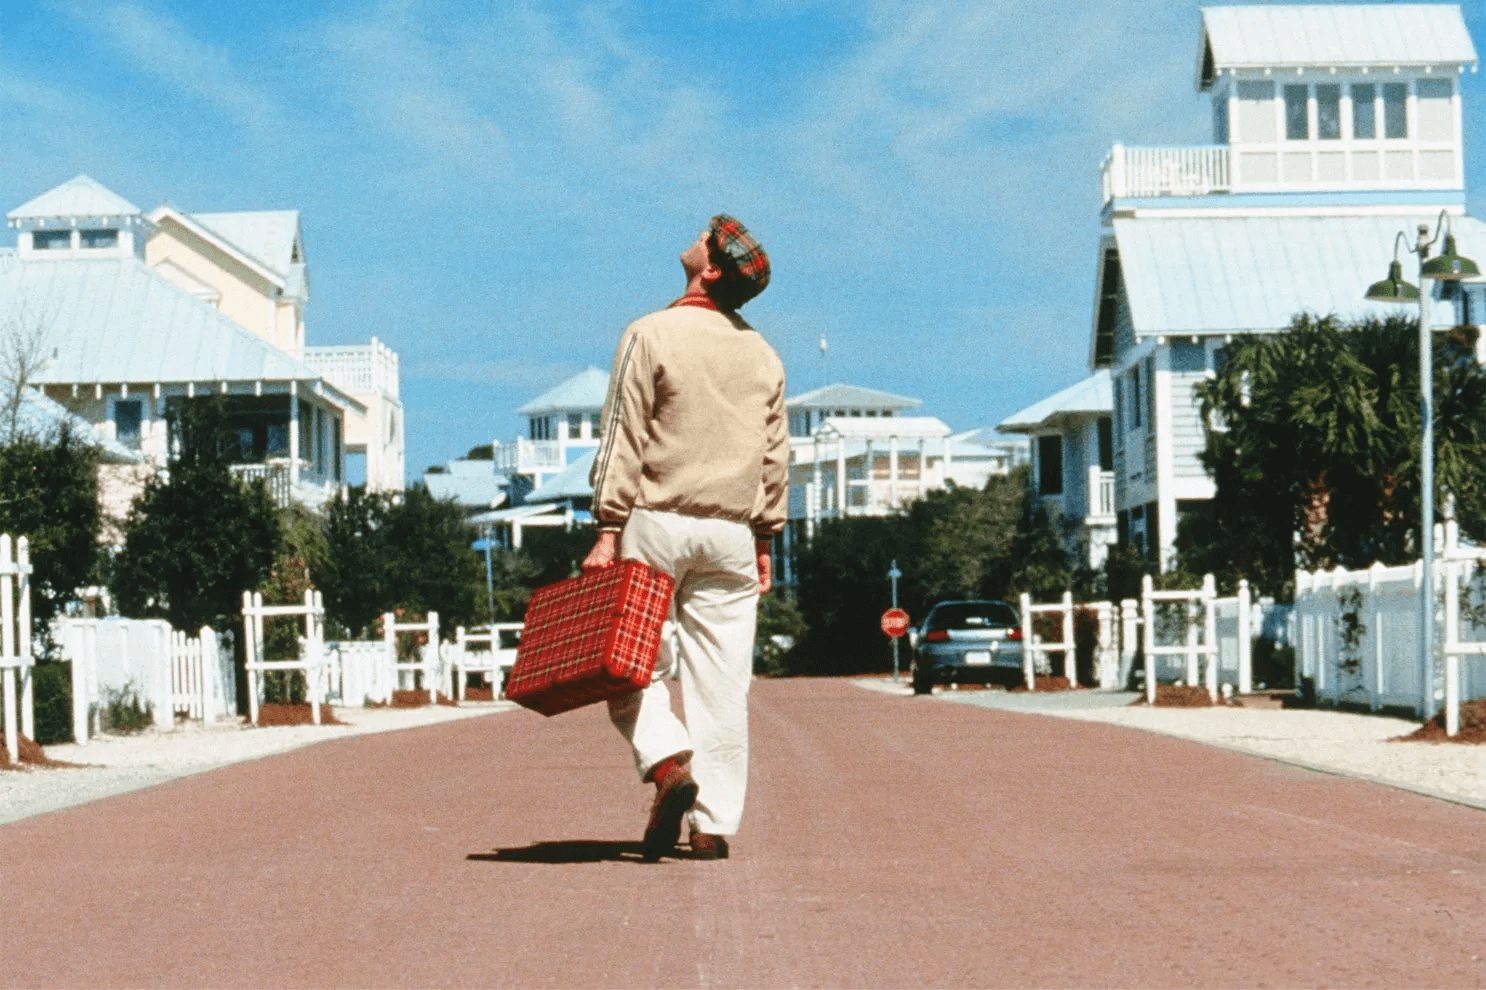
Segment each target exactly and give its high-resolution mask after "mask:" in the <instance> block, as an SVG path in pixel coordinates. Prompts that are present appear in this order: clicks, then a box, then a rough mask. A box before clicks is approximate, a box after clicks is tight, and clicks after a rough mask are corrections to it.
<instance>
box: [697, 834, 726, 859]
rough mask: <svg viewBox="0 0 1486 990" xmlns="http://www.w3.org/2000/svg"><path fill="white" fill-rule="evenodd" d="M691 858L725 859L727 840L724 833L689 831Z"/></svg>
mask: <svg viewBox="0 0 1486 990" xmlns="http://www.w3.org/2000/svg"><path fill="white" fill-rule="evenodd" d="M691 858H692V859H727V858H728V840H727V836H725V835H712V834H711V833H709V832H693V833H691Z"/></svg>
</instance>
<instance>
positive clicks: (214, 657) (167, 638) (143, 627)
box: [52, 618, 237, 742]
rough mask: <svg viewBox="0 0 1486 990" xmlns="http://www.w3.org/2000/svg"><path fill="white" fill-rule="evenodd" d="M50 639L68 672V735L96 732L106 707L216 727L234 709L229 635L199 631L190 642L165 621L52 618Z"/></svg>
mask: <svg viewBox="0 0 1486 990" xmlns="http://www.w3.org/2000/svg"><path fill="white" fill-rule="evenodd" d="M52 637H53V639H55V641H56V643H57V645H58V647H59V649H60V652H61V655H62V658H63V659H64V660H67V661H69V662H70V663H71V666H72V734H73V737H74V738H75V739H76V740H77V741H78V742H87V740H88V738H89V737H90V736H91V735H94V734H96V733H98V732H99V731H101V730H102V728H103V719H104V709H105V708H106V707H107V706H108V704H110V703H111V702H116V701H124V700H127V699H129V698H131V697H132V698H134V699H136V700H137V701H138V702H139V703H140V704H141V705H143V706H146V707H148V708H149V710H150V713H151V718H152V720H153V721H154V724H155V725H156V726H158V727H160V728H170V727H171V726H173V725H174V724H175V721H176V719H177V718H178V717H184V718H189V719H197V720H202V721H215V720H216V719H217V718H220V717H222V716H224V715H232V714H235V713H236V711H237V688H236V680H235V677H234V673H233V661H232V645H231V639H230V637H222V636H218V635H217V634H216V632H215V631H214V630H212V629H211V628H210V627H208V626H203V627H202V628H201V630H200V632H199V633H198V634H197V635H196V636H189V635H187V634H186V633H184V632H181V631H179V630H176V629H172V628H171V627H170V623H168V622H166V621H165V620H164V619H120V618H107V619H68V618H61V619H55V620H53V622H52Z"/></svg>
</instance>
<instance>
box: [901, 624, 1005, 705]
mask: <svg viewBox="0 0 1486 990" xmlns="http://www.w3.org/2000/svg"><path fill="white" fill-rule="evenodd" d="M1021 678H1022V620H1021V617H1020V616H1018V615H1017V610H1016V609H1015V608H1013V607H1012V606H1011V605H1009V604H1007V603H1006V602H998V601H959V602H940V603H939V604H938V605H935V606H934V607H933V608H932V609H930V610H929V614H928V615H927V616H926V617H925V618H924V621H923V624H922V625H921V626H920V627H919V629H918V635H917V636H916V637H915V648H914V654H913V691H914V693H915V694H929V693H930V692H932V691H933V690H934V685H935V684H965V683H974V684H989V683H1002V684H1007V685H1008V686H1009V685H1011V684H1014V683H1017V682H1019V681H1020V680H1021Z"/></svg>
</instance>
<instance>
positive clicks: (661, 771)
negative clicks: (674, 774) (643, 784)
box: [650, 756, 682, 787]
mask: <svg viewBox="0 0 1486 990" xmlns="http://www.w3.org/2000/svg"><path fill="white" fill-rule="evenodd" d="M681 765H682V763H681V761H680V760H678V759H676V757H674V756H668V757H666V758H665V759H664V760H661V761H660V762H659V763H657V764H656V765H655V766H653V767H651V768H650V779H651V781H652V782H653V783H654V784H655V786H656V787H659V786H660V783H661V781H663V780H665V779H666V777H667V776H668V775H669V774H670V772H671V771H672V770H675V769H676V768H678V767H680V766H681Z"/></svg>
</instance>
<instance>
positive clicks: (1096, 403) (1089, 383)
mask: <svg viewBox="0 0 1486 990" xmlns="http://www.w3.org/2000/svg"><path fill="white" fill-rule="evenodd" d="M1113 411H1114V390H1113V389H1112V388H1111V387H1110V384H1109V372H1108V371H1096V372H1094V374H1092V375H1090V376H1089V377H1088V378H1085V379H1084V380H1083V381H1081V382H1078V383H1077V384H1074V385H1070V386H1068V387H1067V388H1065V389H1063V391H1061V392H1058V393H1057V394H1055V395H1051V396H1049V397H1047V398H1046V399H1043V400H1042V401H1041V402H1035V403H1033V404H1032V405H1030V406H1028V407H1027V408H1025V409H1023V410H1021V411H1020V412H1015V413H1012V414H1011V415H1010V416H1008V417H1006V418H1005V419H1003V420H1002V421H1001V422H1000V423H998V424H997V425H996V429H997V430H1000V431H1001V432H1003V433H1036V432H1038V431H1040V430H1050V429H1055V428H1057V427H1058V426H1059V425H1061V424H1062V423H1064V422H1066V421H1067V420H1069V419H1072V418H1075V417H1078V416H1087V415H1099V414H1101V413H1108V412H1113Z"/></svg>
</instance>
